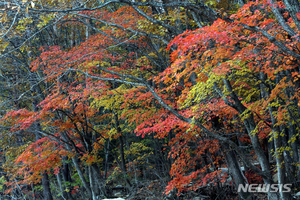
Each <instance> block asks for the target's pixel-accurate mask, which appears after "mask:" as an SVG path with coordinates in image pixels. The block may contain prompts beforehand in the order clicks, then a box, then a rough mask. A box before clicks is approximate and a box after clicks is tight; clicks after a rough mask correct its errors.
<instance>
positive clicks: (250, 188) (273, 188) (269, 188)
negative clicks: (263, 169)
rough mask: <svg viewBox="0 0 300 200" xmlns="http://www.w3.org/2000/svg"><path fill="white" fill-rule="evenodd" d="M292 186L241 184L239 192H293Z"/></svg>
mask: <svg viewBox="0 0 300 200" xmlns="http://www.w3.org/2000/svg"><path fill="white" fill-rule="evenodd" d="M291 187H292V184H245V185H242V184H240V185H239V187H238V192H241V191H243V192H291Z"/></svg>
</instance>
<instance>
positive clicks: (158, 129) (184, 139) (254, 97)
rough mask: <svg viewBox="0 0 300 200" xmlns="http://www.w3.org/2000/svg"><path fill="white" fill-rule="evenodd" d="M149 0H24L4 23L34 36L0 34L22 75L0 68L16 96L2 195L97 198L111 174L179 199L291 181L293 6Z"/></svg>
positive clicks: (9, 111)
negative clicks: (18, 14) (22, 42)
mask: <svg viewBox="0 0 300 200" xmlns="http://www.w3.org/2000/svg"><path fill="white" fill-rule="evenodd" d="M157 2H158V1H153V2H152V3H151V2H150V3H149V2H147V1H136V2H135V1H134V2H131V1H130V2H127V1H124V2H123V3H120V2H118V3H115V4H112V5H111V4H110V2H109V1H103V3H101V4H99V5H98V3H99V2H98V3H97V2H95V4H93V5H98V7H97V6H96V7H97V8H95V7H93V5H90V4H89V3H87V4H86V5H85V6H82V5H80V6H79V7H78V8H72V7H70V8H69V7H68V4H65V3H62V2H61V7H59V6H58V7H56V5H55V3H54V2H52V3H51V2H44V3H46V4H48V5H49V7H48V8H49V9H50V8H51V9H54V10H55V9H59V10H56V12H54V11H53V12H54V13H60V12H61V13H65V15H64V16H60V15H59V14H55V15H54V14H53V15H52V14H49V13H48V12H47V11H44V10H43V9H44V8H43V7H42V6H38V5H35V4H36V3H33V2H31V4H30V5H29V4H28V6H29V7H28V9H29V11H28V9H27V11H26V10H25V11H24V16H25V18H24V19H23V21H22V20H19V21H18V24H19V25H18V26H16V27H14V28H15V29H16V31H17V32H16V33H18V34H19V35H20V37H25V38H26V37H27V40H28V37H29V36H28V34H29V32H34V31H35V32H36V39H35V40H33V41H31V42H30V43H29V44H28V46H27V48H22V49H20V50H19V51H17V50H14V51H11V50H10V49H9V48H16V47H14V44H11V45H12V46H11V47H10V46H9V45H8V43H5V42H4V41H2V40H1V45H2V48H3V50H2V51H3V52H5V53H6V54H5V55H11V57H15V58H18V59H19V60H20V62H21V61H22V59H23V60H24V59H25V58H26V59H27V61H26V62H24V63H27V65H25V64H24V66H25V67H23V68H24V69H25V68H26V70H24V69H23V68H22V67H16V68H8V69H9V70H16V71H17V70H19V71H20V72H21V71H22V73H23V74H25V75H24V76H22V77H19V76H17V75H15V74H14V73H10V72H5V73H4V74H5V76H7V77H9V78H10V79H3V80H1V84H3V85H4V86H5V88H4V89H3V90H4V93H5V94H6V93H7V94H11V95H12V96H14V97H13V100H11V101H10V102H11V103H10V105H9V106H6V107H5V109H3V113H2V114H1V126H3V132H2V133H1V134H2V139H1V149H2V150H3V153H2V156H1V157H2V165H3V167H2V169H3V171H4V172H5V176H4V177H5V180H6V181H3V183H4V185H5V188H0V190H3V192H5V193H6V195H10V194H13V195H19V193H20V194H22V195H31V196H33V197H34V198H39V195H40V194H41V192H39V191H38V190H39V187H38V186H39V184H40V183H42V186H43V192H44V193H43V198H45V199H49V200H50V199H51V198H52V197H51V196H52V195H53V194H52V195H51V192H52V193H55V194H56V195H57V196H59V198H64V199H73V198H84V196H81V197H79V196H76V195H79V191H81V192H84V193H85V194H86V195H87V196H88V198H91V199H93V200H94V199H96V196H102V197H104V196H113V195H111V194H110V191H109V190H108V189H107V186H108V185H109V184H110V183H112V182H115V185H117V184H119V183H120V184H123V185H125V186H126V188H127V189H128V191H129V190H131V191H133V190H134V188H138V185H139V183H140V181H145V180H146V179H149V180H150V179H153V177H155V179H160V180H162V181H166V182H167V184H166V185H165V187H164V188H163V191H161V195H168V194H177V195H178V196H181V197H183V198H188V197H190V196H188V195H190V194H203V193H204V192H203V191H204V189H203V188H206V187H208V186H209V187H215V188H218V189H217V191H218V193H219V194H222V188H225V187H227V186H229V185H230V187H235V189H236V188H237V186H238V185H239V184H247V183H248V182H249V183H264V184H272V183H275V182H276V181H278V183H280V184H285V183H292V184H293V187H294V185H295V187H294V188H293V190H292V192H296V191H294V190H295V189H296V188H297V186H296V183H297V179H298V178H299V177H298V174H299V153H298V152H299V151H298V150H299V145H298V143H299V127H298V124H299V120H300V116H299V98H300V96H299V77H300V74H299V66H298V65H299V59H300V49H299V48H300V45H299V30H298V29H299V28H300V21H299V19H300V18H299V17H300V6H298V7H297V6H294V7H292V6H291V5H290V3H289V2H288V1H283V2H282V1H274V2H273V1H264V0H262V1H249V2H247V3H245V4H244V5H243V6H241V5H237V4H228V5H227V4H226V3H224V1H206V2H205V3H203V5H202V4H201V3H199V2H198V1H195V2H194V1H190V2H189V3H187V2H185V3H184V2H183V1H178V2H179V3H178V2H177V3H178V4H177V3H174V2H172V1H170V2H169V1H168V3H166V2H165V1H163V2H164V3H163V4H160V3H158V4H156V3H157ZM291 2H292V1H291ZM172 3H174V5H175V4H176V5H175V6H172V5H173V4H172ZM180 3H182V4H180ZM200 4H201V5H200ZM298 4H299V3H298ZM74 6H75V4H74ZM201 6H202V7H201ZM42 8H43V9H42ZM48 8H47V9H48ZM39 9H40V12H45V15H42V16H41V17H40V18H39V19H38V20H37V21H36V22H34V20H36V19H35V18H34V17H28V16H27V15H29V14H30V13H34V12H37V11H38V10H39ZM45 9H46V7H45ZM68 9H74V10H73V11H72V12H70V13H68V12H69V11H67V10H68ZM200 9H204V10H203V12H200ZM196 11H199V12H196ZM298 11H299V12H298ZM51 12H52V11H51ZM28 13H29V14H28ZM26 16H27V17H26ZM197 16H198V17H197ZM25 19H26V20H25ZM53 20H54V21H55V20H57V21H56V22H55V23H54V22H53ZM201 20H202V21H201ZM52 23H54V24H52ZM35 24H37V25H35ZM35 26H36V27H35ZM47 26H49V27H52V28H51V31H53V32H49V33H48V35H47V34H46V32H43V30H42V29H39V28H41V27H44V28H45V30H47V29H46V28H47ZM26 27H27V28H26ZM28 27H29V28H28ZM52 29H53V30H52ZM49 30H50V28H49ZM26 34H27V35H26ZM32 34H33V33H32ZM10 37H15V36H10ZM46 37H49V38H52V39H51V41H52V42H45V41H46V40H45V38H46ZM53 38H54V39H53ZM11 43H13V42H11ZM26 59H25V60H26ZM11 62H12V60H11V59H9V58H7V60H6V62H3V63H4V64H5V65H3V66H6V65H7V66H8V65H9V64H10V63H11ZM28 63H29V64H28ZM21 79H22V82H20V83H16V82H17V80H21ZM8 80H12V83H8V82H7V81H8ZM13 83H15V85H16V87H11V84H13ZM23 83H24V84H23ZM22 84H23V85H22ZM6 98H8V97H6V96H3V97H1V101H3V102H4V101H5V99H6ZM241 168H243V169H245V170H246V172H243V171H242V170H241ZM274 177H277V178H276V179H274ZM0 181H2V179H0ZM47 182H48V185H47V184H46V183H47ZM49 183H50V184H49ZM105 184H106V185H107V186H105ZM56 185H57V186H58V187H57V188H59V189H58V190H59V191H58V190H57V191H54V189H53V188H54V187H55V186H56ZM46 188H48V190H47V189H46ZM149 188H152V187H151V185H150V186H149ZM151 190H152V189H151ZM16 191H18V192H19V193H17V192H16ZM185 195H186V197H184V196H185ZM206 195H207V194H206ZM235 195H236V194H235ZM238 195H240V197H242V198H243V199H247V198H250V197H252V196H253V195H255V194H250V193H247V192H244V193H239V194H238ZM266 195H267V196H268V197H269V198H270V199H289V198H291V196H290V195H291V194H290V193H289V194H286V193H282V192H279V193H278V194H275V193H267V194H266ZM211 198H213V197H212V196H211ZM228 198H229V199H230V198H232V197H228Z"/></svg>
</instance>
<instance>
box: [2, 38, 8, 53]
mask: <svg viewBox="0 0 300 200" xmlns="http://www.w3.org/2000/svg"><path fill="white" fill-rule="evenodd" d="M8 45H9V41H4V40H3V39H0V52H3V51H5V49H6V47H7V46H8Z"/></svg>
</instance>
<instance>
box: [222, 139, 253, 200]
mask: <svg viewBox="0 0 300 200" xmlns="http://www.w3.org/2000/svg"><path fill="white" fill-rule="evenodd" d="M222 147H223V150H224V151H225V157H226V161H227V165H228V169H229V172H230V174H231V176H232V178H233V180H234V182H235V185H236V186H237V187H239V185H246V184H248V182H247V180H246V179H245V177H244V175H243V174H242V171H241V168H240V166H239V164H238V161H237V159H236V156H235V153H234V151H233V150H230V149H229V145H228V144H222ZM224 151H223V152H224ZM239 196H240V197H241V199H245V200H247V199H251V198H252V194H251V193H249V192H244V191H241V192H240V193H239Z"/></svg>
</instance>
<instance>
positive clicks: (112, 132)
mask: <svg viewBox="0 0 300 200" xmlns="http://www.w3.org/2000/svg"><path fill="white" fill-rule="evenodd" d="M107 134H108V136H109V138H110V139H117V138H118V137H119V136H120V133H118V131H117V129H115V128H112V129H110V131H109V132H108V133H107Z"/></svg>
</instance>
